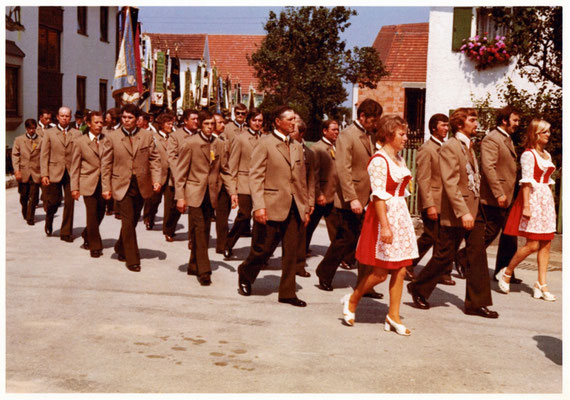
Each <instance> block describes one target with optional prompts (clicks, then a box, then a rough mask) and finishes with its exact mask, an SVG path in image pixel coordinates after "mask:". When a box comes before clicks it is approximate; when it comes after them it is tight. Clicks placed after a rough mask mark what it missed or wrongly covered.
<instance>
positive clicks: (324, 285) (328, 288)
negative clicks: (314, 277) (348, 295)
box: [319, 277, 333, 292]
mask: <svg viewBox="0 0 570 400" xmlns="http://www.w3.org/2000/svg"><path fill="white" fill-rule="evenodd" d="M319 289H321V290H324V291H325V292H332V290H333V288H332V286H331V285H330V283H326V282H325V281H323V280H322V279H321V278H320V277H319Z"/></svg>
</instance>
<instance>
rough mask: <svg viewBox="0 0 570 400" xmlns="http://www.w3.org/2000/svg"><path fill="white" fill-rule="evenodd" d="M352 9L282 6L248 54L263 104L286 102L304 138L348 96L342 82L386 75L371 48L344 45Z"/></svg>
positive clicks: (372, 82)
mask: <svg viewBox="0 0 570 400" xmlns="http://www.w3.org/2000/svg"><path fill="white" fill-rule="evenodd" d="M353 15H356V11H354V10H351V9H349V8H345V7H334V8H326V7H286V8H285V9H284V10H283V11H282V12H281V13H280V14H279V15H277V14H275V13H274V12H272V11H271V12H270V13H269V19H268V20H267V22H266V24H265V27H264V28H265V31H266V32H267V35H266V37H265V39H264V40H263V42H262V44H261V47H260V48H259V49H258V50H257V51H256V52H255V53H253V54H252V55H251V57H250V59H249V63H250V65H252V66H253V67H254V68H255V71H256V75H257V78H258V79H259V86H260V88H261V89H262V90H264V91H265V92H266V94H265V98H264V101H263V103H262V105H261V108H262V110H263V111H270V110H271V109H272V108H273V107H274V106H275V105H280V104H289V105H290V106H292V107H293V108H295V110H297V112H298V113H299V114H300V115H301V117H302V118H303V119H304V120H305V121H306V122H307V125H308V131H307V138H308V139H309V140H311V139H316V138H318V137H319V135H318V130H319V129H318V127H319V126H320V123H321V119H322V116H323V115H324V114H327V115H328V116H329V117H337V118H338V117H339V116H340V114H339V113H340V105H341V104H342V103H343V102H344V101H345V100H346V99H347V92H346V90H345V89H344V87H343V81H344V82H352V83H359V84H362V85H364V86H367V87H370V88H375V87H376V83H377V82H378V81H379V80H380V79H381V78H382V77H383V76H385V75H387V72H386V70H385V69H384V66H383V65H382V63H381V61H380V58H379V57H378V53H377V52H376V50H375V49H374V48H372V47H363V48H357V47H356V48H354V49H353V50H348V49H346V43H345V42H344V41H343V40H341V38H340V33H342V32H344V31H345V30H346V29H347V28H348V27H349V26H350V22H349V19H350V17H351V16H353Z"/></svg>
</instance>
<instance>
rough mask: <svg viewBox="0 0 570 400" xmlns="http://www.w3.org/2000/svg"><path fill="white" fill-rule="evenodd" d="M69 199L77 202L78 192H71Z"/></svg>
mask: <svg viewBox="0 0 570 400" xmlns="http://www.w3.org/2000/svg"><path fill="white" fill-rule="evenodd" d="M71 197H73V200H79V190H72V191H71Z"/></svg>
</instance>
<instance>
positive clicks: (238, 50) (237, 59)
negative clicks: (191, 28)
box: [208, 35, 265, 93]
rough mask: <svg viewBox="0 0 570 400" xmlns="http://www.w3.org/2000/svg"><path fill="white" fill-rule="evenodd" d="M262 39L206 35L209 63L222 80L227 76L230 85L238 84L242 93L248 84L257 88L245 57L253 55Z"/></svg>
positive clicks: (255, 36) (262, 36)
mask: <svg viewBox="0 0 570 400" xmlns="http://www.w3.org/2000/svg"><path fill="white" fill-rule="evenodd" d="M264 38H265V35H208V46H209V49H210V63H211V64H212V66H214V65H215V66H216V68H217V69H218V74H219V75H220V76H222V77H223V78H224V79H225V78H226V76H228V75H229V76H230V80H231V81H232V84H236V83H238V82H239V83H240V84H241V87H242V90H243V91H244V93H245V91H247V90H248V89H249V85H250V84H252V85H253V87H254V88H257V78H256V77H255V70H254V69H253V67H251V66H250V65H249V64H248V62H247V57H248V56H251V55H252V54H253V53H255V51H256V50H257V49H258V48H259V47H260V46H261V42H262V41H263V39H264Z"/></svg>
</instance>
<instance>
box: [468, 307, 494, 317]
mask: <svg viewBox="0 0 570 400" xmlns="http://www.w3.org/2000/svg"><path fill="white" fill-rule="evenodd" d="M465 314H467V315H478V316H480V317H483V318H499V313H498V312H496V311H491V310H489V309H488V308H487V307H479V308H466V309H465Z"/></svg>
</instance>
